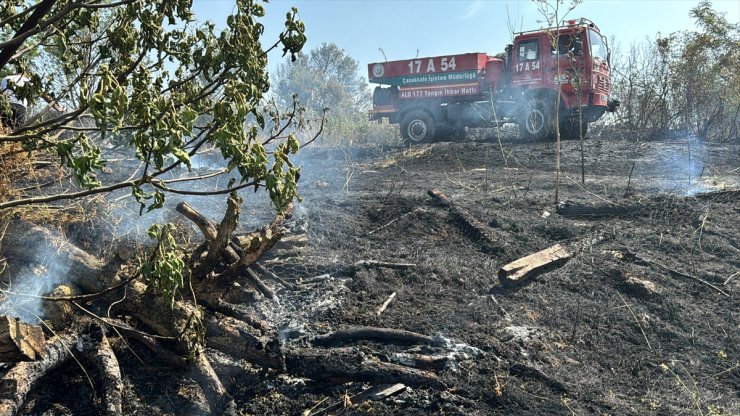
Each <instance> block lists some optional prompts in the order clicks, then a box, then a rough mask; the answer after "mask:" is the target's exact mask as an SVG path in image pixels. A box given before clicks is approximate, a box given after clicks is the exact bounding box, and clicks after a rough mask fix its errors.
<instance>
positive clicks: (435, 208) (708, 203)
mask: <svg viewBox="0 0 740 416" xmlns="http://www.w3.org/2000/svg"><path fill="white" fill-rule="evenodd" d="M594 135H595V136H596V135H597V134H594ZM583 146H584V149H583V150H584V153H583V154H584V160H583V162H584V168H585V169H584V173H585V183H582V182H581V152H580V143H579V142H564V143H563V148H562V160H561V167H562V175H561V178H560V191H559V195H558V199H559V200H560V201H563V204H561V209H560V212H561V213H559V212H558V211H559V210H558V209H557V205H556V203H555V201H556V196H555V175H554V166H555V145H554V143H527V142H522V141H520V140H518V139H517V138H515V137H513V138H505V139H503V141H502V142H501V143H499V142H498V141H497V140H496V139H490V138H488V139H484V138H479V137H472V138H471V137H469V138H468V139H466V140H465V141H461V142H440V143H433V144H425V145H418V146H414V147H411V148H409V147H406V146H402V145H398V146H367V147H355V148H344V149H337V148H332V149H325V148H319V147H316V148H308V149H305V150H304V152H303V155H302V158H301V163H302V164H303V165H304V169H303V171H302V177H301V183H300V184H301V187H302V191H301V195H302V198H303V201H302V202H301V203H300V204H299V207H298V209H297V210H296V215H295V217H294V220H293V223H292V225H291V227H292V231H293V233H295V234H300V233H302V232H305V233H306V235H307V237H308V241H307V243H305V244H304V245H301V246H299V247H290V246H286V247H283V248H278V249H276V250H274V251H273V253H271V254H270V256H269V258H267V259H265V260H264V261H263V262H262V266H263V267H265V269H268V270H270V271H272V272H273V273H275V274H276V275H277V276H279V277H280V278H281V279H283V280H284V281H285V282H288V283H289V284H291V285H295V286H294V287H292V288H290V289H289V288H287V287H286V285H283V284H281V283H279V282H277V281H270V280H268V283H269V284H270V285H272V286H273V287H274V288H275V289H276V290H277V292H278V295H279V297H280V303H279V304H275V303H274V302H270V301H269V300H264V299H262V300H259V301H258V302H257V304H256V308H257V309H258V310H259V311H260V313H261V314H262V316H263V317H264V318H265V319H267V320H268V321H270V322H271V323H273V324H275V325H276V326H279V327H281V328H282V329H283V331H282V332H281V333H283V334H285V338H286V340H285V342H288V343H290V342H302V341H301V339H302V337H304V336H308V335H311V334H321V333H326V332H329V331H332V330H336V329H341V328H348V327H353V326H359V325H364V326H376V327H384V328H397V329H405V330H409V331H414V332H418V333H422V334H426V335H432V336H437V335H438V336H441V337H444V338H445V339H448V340H451V342H453V343H459V344H460V345H461V348H460V350H459V351H458V352H457V353H455V354H452V355H450V356H449V359H448V360H447V361H446V364H445V365H444V367H443V368H442V369H440V370H439V374H440V375H441V378H442V380H443V381H444V383H445V384H446V385H447V386H448V388H447V389H443V390H433V389H425V388H414V389H411V388H407V389H405V390H404V391H402V392H400V393H398V394H396V395H394V396H391V397H388V398H385V399H383V400H377V401H373V400H368V401H363V402H360V403H357V400H356V401H355V402H352V401H351V397H352V396H354V395H356V394H358V393H359V392H361V391H362V390H364V389H366V388H368V387H369V385H363V384H361V383H350V384H344V385H329V384H325V383H317V382H313V381H310V380H299V379H294V378H290V377H287V376H285V375H277V374H273V373H268V374H263V373H261V371H260V370H261V369H256V368H251V367H249V365H247V364H244V363H233V362H230V361H229V360H228V359H227V358H226V357H219V356H217V354H216V353H215V352H214V353H213V354H212V356H211V359H212V361H214V362H215V363H216V367H217V371H219V372H221V374H222V379H223V380H224V383H225V384H226V387H227V388H228V389H229V391H230V392H231V393H232V394H233V395H234V397H235V398H236V400H237V404H238V405H239V406H240V408H241V409H242V412H243V413H244V414H254V415H267V414H289V415H292V414H311V415H313V414H424V415H427V414H460V415H491V414H503V415H553V414H611V415H677V414H702V415H710V414H714V415H719V414H722V415H738V414H740V331H739V330H740V307H739V306H740V275H739V274H738V272H740V226H739V225H738V222H739V221H738V219H740V197H739V195H740V194H739V193H738V192H737V189H738V187H739V186H740V158H738V155H739V154H740V152H739V150H740V145H738V144H736V143H724V144H716V143H703V142H701V141H698V140H689V139H686V138H678V139H670V140H636V139H635V138H634V137H629V138H622V139H613V138H610V136H609V134H608V133H602V134H601V135H600V137H594V138H591V139H589V140H586V141H585V142H584V144H583ZM628 185H629V187H628ZM432 188H436V189H438V190H440V191H442V192H443V193H444V194H446V195H447V196H448V197H449V199H450V200H451V201H452V203H453V205H454V207H456V209H460V210H463V211H464V212H465V213H466V215H468V216H469V217H471V218H473V219H475V220H477V222H478V223H479V224H480V225H481V226H482V230H478V231H477V232H471V231H470V230H469V229H466V228H465V227H464V226H463V224H461V221H460V219H459V218H458V217H456V216H454V215H452V214H451V212H450V210H449V208H447V207H444V206H441V205H440V204H439V203H438V202H437V201H436V200H435V199H434V198H431V197H430V196H429V195H428V194H427V191H428V190H430V189H432ZM731 190H735V192H731ZM728 191H729V192H728ZM249 195H254V194H249ZM245 198H250V196H245ZM566 201H567V202H566ZM249 203H250V202H249V200H248V199H247V204H249ZM196 206H197V205H196ZM255 206H256V202H255ZM568 207H571V208H572V207H576V208H578V207H580V208H583V207H585V208H588V209H589V210H590V211H589V212H591V213H594V212H595V213H597V214H598V215H589V216H583V215H564V213H567V212H570V211H567V208H568ZM255 209H256V208H255ZM243 212H245V213H249V212H250V211H249V209H244V211H243ZM607 212H608V213H610V215H601V214H605V213H607ZM246 215H247V214H245V216H246ZM266 218H269V213H267V212H264V213H262V212H258V211H255V215H254V216H253V217H250V218H249V219H248V221H247V224H245V225H244V226H245V227H247V228H249V226H251V225H256V224H260V223H262V222H264V220H265V219H266ZM250 222H251V224H250ZM554 244H561V245H562V246H563V247H565V248H566V249H567V250H568V251H569V252H570V253H571V254H572V258H571V259H570V260H569V261H568V262H567V263H565V264H563V265H562V266H561V267H558V268H555V269H552V270H549V271H547V272H545V273H542V274H540V275H538V276H536V277H534V278H533V279H531V280H530V281H528V282H527V283H525V284H523V285H521V286H518V287H515V288H510V289H507V288H504V287H503V286H502V285H501V283H500V282H499V280H498V278H497V273H498V270H499V269H500V268H501V266H503V265H504V264H506V263H508V262H511V261H513V260H515V259H517V258H520V257H522V256H525V255H527V254H531V253H534V252H536V251H539V250H542V249H545V248H548V247H550V246H552V245H554ZM360 261H383V262H391V263H403V264H406V265H407V266H408V267H402V268H390V267H352V268H347V267H345V266H346V265H348V264H350V265H351V264H357V262H360ZM392 293H396V296H395V298H394V299H393V300H392V301H391V302H390V303H389V304H388V306H387V309H385V311H383V313H382V314H380V315H378V314H377V310H378V308H380V306H381V305H382V304H383V303H384V302H385V301H386V300H387V299H388V298H389V296H390V295H391V294H392ZM116 348H117V350H118V351H120V354H119V355H120V356H121V357H122V361H123V362H122V370H123V375H124V381H125V382H126V385H127V400H126V406H127V407H128V408H127V409H124V410H125V413H126V414H142V415H144V414H199V413H203V412H205V410H204V409H205V404H204V399H203V397H202V394H201V393H200V392H199V391H198V389H197V388H196V387H195V384H194V383H193V382H192V381H190V379H189V377H188V374H182V373H181V372H177V371H174V370H168V369H166V368H161V367H160V366H158V365H157V362H156V360H155V359H154V358H153V357H151V356H150V355H148V353H147V351H145V350H144V349H143V348H141V347H140V346H137V345H131V346H130V348H128V347H127V346H124V345H121V344H118V345H117V346H116ZM356 348H358V350H360V351H362V352H363V353H364V354H367V355H369V356H372V357H374V358H375V359H378V360H382V361H389V360H394V359H397V357H399V355H398V353H403V352H408V350H409V348H406V347H397V346H387V345H379V344H374V343H371V342H366V343H363V344H361V345H360V346H358V347H356ZM417 352H418V351H417ZM219 363H223V365H219ZM52 378H54V380H49V381H47V382H46V384H48V385H47V386H46V387H44V388H43V389H40V390H38V391H37V393H34V397H32V398H31V400H30V402H29V404H28V405H27V406H26V409H25V411H26V413H28V414H39V415H40V414H45V415H52V414H95V411H94V409H93V410H91V409H90V407H89V402H87V399H89V397H91V391H92V390H91V388H90V386H89V383H88V382H87V381H86V377H85V375H84V374H83V373H82V372H81V371H80V370H79V368H78V366H77V365H76V364H69V365H67V366H65V367H64V368H62V369H59V370H56V372H55V376H54V377H52ZM64 385H73V386H76V389H77V393H78V394H76V395H74V396H71V395H69V393H68V391H66V392H65V388H64V387H62V386H64ZM81 397H82V398H84V399H85V400H80V398H81ZM347 398H350V400H349V401H347V400H346V399H347ZM85 402H87V403H85ZM306 411H307V413H303V412H306Z"/></svg>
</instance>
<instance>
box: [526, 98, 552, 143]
mask: <svg viewBox="0 0 740 416" xmlns="http://www.w3.org/2000/svg"><path fill="white" fill-rule="evenodd" d="M518 118H519V131H520V133H521V134H523V135H524V136H526V137H527V138H529V139H531V140H547V139H550V138H551V137H552V135H553V134H554V133H555V128H554V127H555V125H554V123H553V119H554V118H553V116H552V114H551V111H549V108H548V107H547V106H546V105H545V103H543V102H542V101H540V100H530V101H529V102H527V103H526V105H525V106H524V109H523V110H522V112H521V114H520V115H519V117H518Z"/></svg>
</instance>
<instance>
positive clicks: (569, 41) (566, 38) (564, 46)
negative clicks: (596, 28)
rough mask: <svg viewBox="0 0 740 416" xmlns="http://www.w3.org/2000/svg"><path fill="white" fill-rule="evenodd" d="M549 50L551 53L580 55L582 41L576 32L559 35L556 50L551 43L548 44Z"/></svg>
mask: <svg viewBox="0 0 740 416" xmlns="http://www.w3.org/2000/svg"><path fill="white" fill-rule="evenodd" d="M550 52H551V53H552V54H553V55H556V54H559V55H565V54H567V53H572V54H573V55H580V54H581V53H583V41H582V40H581V36H580V35H578V34H573V35H563V36H560V37H559V38H558V50H557V52H556V51H555V48H554V47H553V46H552V45H551V46H550Z"/></svg>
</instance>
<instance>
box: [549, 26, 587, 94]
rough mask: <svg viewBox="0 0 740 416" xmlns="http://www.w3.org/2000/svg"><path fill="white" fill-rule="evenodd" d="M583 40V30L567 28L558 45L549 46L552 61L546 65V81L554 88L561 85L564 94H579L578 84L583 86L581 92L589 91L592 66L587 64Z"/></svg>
mask: <svg viewBox="0 0 740 416" xmlns="http://www.w3.org/2000/svg"><path fill="white" fill-rule="evenodd" d="M583 41H584V32H583V30H580V29H575V30H565V31H562V32H561V33H560V36H559V37H558V40H557V46H555V45H552V43H551V44H550V45H549V48H548V49H549V50H550V63H548V64H547V65H546V66H547V69H546V70H545V76H546V77H547V79H546V82H547V84H548V85H552V87H553V89H557V88H558V86H561V87H562V92H563V94H565V95H567V96H571V95H576V94H578V92H577V91H576V90H575V87H576V86H578V85H580V87H581V93H584V92H586V93H587V92H588V88H587V87H588V76H589V72H588V71H589V70H590V68H589V67H587V66H586V64H585V62H586V60H585V57H584V46H583V45H584V42H583ZM558 67H559V68H560V72H559V73H558ZM558 77H559V78H558ZM586 99H588V97H586Z"/></svg>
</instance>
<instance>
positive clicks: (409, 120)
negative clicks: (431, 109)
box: [401, 111, 437, 143]
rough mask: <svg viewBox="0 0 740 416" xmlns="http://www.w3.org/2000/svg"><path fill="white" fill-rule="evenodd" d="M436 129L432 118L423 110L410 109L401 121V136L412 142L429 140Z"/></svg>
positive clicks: (432, 137)
mask: <svg viewBox="0 0 740 416" xmlns="http://www.w3.org/2000/svg"><path fill="white" fill-rule="evenodd" d="M436 131H437V127H436V126H435V125H434V119H432V116H430V115H429V114H427V113H425V112H423V111H412V112H410V113H409V114H407V115H406V116H405V117H404V118H403V120H402V121H401V136H403V138H404V139H406V140H408V141H409V142H412V143H422V142H431V141H432V140H433V139H434V135H435V134H436Z"/></svg>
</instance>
